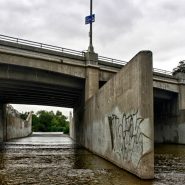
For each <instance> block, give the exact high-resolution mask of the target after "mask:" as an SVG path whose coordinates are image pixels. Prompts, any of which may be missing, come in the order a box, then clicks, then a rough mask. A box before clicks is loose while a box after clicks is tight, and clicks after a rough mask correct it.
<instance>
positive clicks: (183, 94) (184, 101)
mask: <svg viewBox="0 0 185 185" xmlns="http://www.w3.org/2000/svg"><path fill="white" fill-rule="evenodd" d="M179 110H185V85H179Z"/></svg>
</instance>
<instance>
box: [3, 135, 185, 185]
mask: <svg viewBox="0 0 185 185" xmlns="http://www.w3.org/2000/svg"><path fill="white" fill-rule="evenodd" d="M0 184H2V185H4V184H13V185H20V184H26V185H27V184H40V185H42V184H43V185H45V184H48V185H51V184H58V185H59V184H66V185H67V184H70V185H73V184H74V185H84V184H87V185H88V184H89V185H94V184H99V185H172V184H176V185H184V184H185V146H183V145H157V146H156V147H155V179H154V180H150V181H143V180H140V179H138V178H137V177H136V176H134V175H132V174H130V173H127V172H126V171H123V170H121V169H120V168H118V167H116V166H114V165H113V164H111V163H109V162H108V161H106V160H104V159H102V158H100V157H98V156H96V155H93V154H92V153H91V152H89V151H87V150H85V149H83V148H80V147H79V146H78V145H77V144H75V143H74V142H73V141H72V140H71V139H70V138H69V137H67V136H65V135H61V134H51V133H50V134H42V133H35V134H33V135H32V136H31V137H29V138H24V139H18V140H12V141H11V142H8V143H6V144H5V147H4V151H3V152H1V154H0Z"/></svg>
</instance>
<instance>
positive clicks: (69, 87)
mask: <svg viewBox="0 0 185 185" xmlns="http://www.w3.org/2000/svg"><path fill="white" fill-rule="evenodd" d="M84 83H85V82H84V80H82V79H78V78H73V77H69V76H66V75H61V74H57V73H52V72H48V71H43V70H38V69H37V70H35V69H32V68H26V67H17V66H14V65H3V64H1V65H0V102H1V103H3V104H6V103H14V104H32V105H48V106H58V107H67V108H74V107H76V106H79V104H80V102H81V101H82V99H83V97H84Z"/></svg>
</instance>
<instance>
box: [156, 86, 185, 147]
mask: <svg viewBox="0 0 185 185" xmlns="http://www.w3.org/2000/svg"><path fill="white" fill-rule="evenodd" d="M158 91H159V90H158ZM178 91H179V93H172V92H169V91H166V92H165V91H163V92H164V93H165V94H166V95H167V96H161V97H158V98H157V99H156V98H155V99H154V125H155V142H156V143H173V144H185V134H184V133H185V86H184V84H179V86H178ZM154 97H155V96H154Z"/></svg>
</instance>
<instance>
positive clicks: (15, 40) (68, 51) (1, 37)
mask: <svg viewBox="0 0 185 185" xmlns="http://www.w3.org/2000/svg"><path fill="white" fill-rule="evenodd" d="M0 40H2V41H8V42H13V43H16V44H23V45H27V46H33V47H37V48H42V49H48V50H52V51H58V52H62V53H66V54H71V55H76V56H81V57H85V51H77V50H73V49H68V48H63V47H58V46H53V45H49V44H43V43H41V42H35V41H29V40H25V39H19V38H16V37H11V36H6V35H2V34H0ZM98 60H101V61H103V62H110V63H114V64H120V65H126V64H127V62H125V61H122V60H117V59H113V58H109V57H103V56H98ZM153 72H156V73H160V74H165V75H170V76H172V72H170V71H166V70H162V69H157V68H153Z"/></svg>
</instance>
